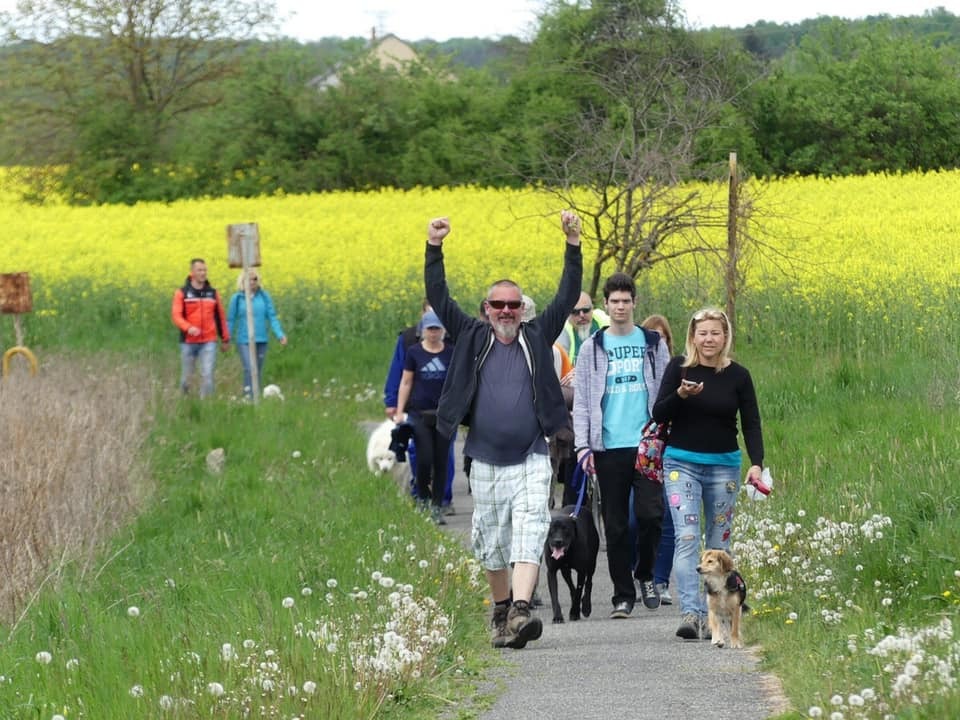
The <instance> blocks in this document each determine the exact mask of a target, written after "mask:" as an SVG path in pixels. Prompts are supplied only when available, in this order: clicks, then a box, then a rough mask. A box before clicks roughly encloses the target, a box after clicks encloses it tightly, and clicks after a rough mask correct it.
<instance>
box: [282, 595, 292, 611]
mask: <svg viewBox="0 0 960 720" xmlns="http://www.w3.org/2000/svg"><path fill="white" fill-rule="evenodd" d="M282 605H283V606H284V607H285V608H287V609H288V610H289V609H290V608H292V607H293V598H292V597H285V598H284V599H283V603H282Z"/></svg>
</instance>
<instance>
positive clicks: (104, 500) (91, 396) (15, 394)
mask: <svg viewBox="0 0 960 720" xmlns="http://www.w3.org/2000/svg"><path fill="white" fill-rule="evenodd" d="M153 390H154V385H153V381H152V379H151V378H150V376H149V374H148V371H147V370H145V369H144V368H143V367H135V366H128V365H124V364H122V363H119V362H116V360H115V359H98V360H69V359H63V358H59V359H54V360H43V362H42V365H41V368H40V372H39V373H38V374H37V376H35V377H31V376H30V375H29V374H28V373H27V372H26V371H25V369H23V368H22V367H17V366H14V367H13V368H12V369H11V372H10V373H9V375H8V376H7V377H6V378H4V380H3V382H0V577H3V578H4V582H3V583H2V584H0V621H2V622H5V623H11V622H14V623H15V622H16V621H17V618H18V616H19V615H20V614H21V613H22V612H23V610H24V609H25V608H26V607H28V606H29V603H30V599H31V597H33V596H34V594H35V593H36V592H37V590H39V589H40V588H42V587H43V586H45V585H47V584H48V583H56V581H57V579H58V577H59V575H60V572H61V571H62V569H63V568H64V567H65V565H66V564H67V563H76V564H77V566H78V567H79V569H80V571H81V572H88V571H89V570H90V568H91V563H92V562H93V559H94V557H95V556H96V554H95V553H96V550H97V549H98V548H100V547H101V544H102V542H103V541H104V540H105V539H106V538H108V537H109V536H110V535H111V533H113V532H114V531H115V530H116V529H117V528H118V527H119V526H121V525H123V524H124V523H125V522H127V521H129V519H130V518H131V517H132V515H133V514H134V512H135V511H136V509H137V507H138V505H139V504H140V502H141V500H142V499H143V498H144V497H145V495H146V487H145V478H146V474H145V473H144V472H143V471H142V470H143V468H142V466H138V462H140V461H139V456H138V451H139V449H140V447H141V445H142V443H143V441H144V439H145V437H146V434H147V431H148V426H149V422H148V421H149V419H150V416H151V404H152V398H153V394H154V393H153Z"/></svg>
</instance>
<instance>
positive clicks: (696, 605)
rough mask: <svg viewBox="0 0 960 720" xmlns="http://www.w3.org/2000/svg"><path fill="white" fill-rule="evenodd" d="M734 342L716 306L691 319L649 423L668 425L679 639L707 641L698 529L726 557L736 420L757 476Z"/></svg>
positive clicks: (752, 418) (753, 431)
mask: <svg viewBox="0 0 960 720" xmlns="http://www.w3.org/2000/svg"><path fill="white" fill-rule="evenodd" d="M732 343H733V328H732V327H731V326H730V320H729V319H728V318H727V315H726V313H724V312H723V311H722V310H717V309H714V308H707V309H704V310H700V311H698V312H696V313H694V315H693V317H692V318H691V319H690V324H689V326H688V328H687V338H686V350H685V354H684V355H682V356H679V357H675V358H673V359H672V360H671V361H670V364H669V365H667V369H666V372H665V373H664V376H663V383H662V384H661V385H660V393H659V395H658V396H657V401H656V403H655V404H654V406H653V419H654V420H656V421H657V422H669V423H670V435H669V437H668V439H667V446H666V449H665V450H664V453H663V477H664V484H665V493H666V498H667V505H668V506H669V507H670V513H671V516H672V518H673V526H674V540H675V544H676V549H675V551H674V561H673V573H674V576H675V577H676V581H677V585H676V590H677V595H678V596H679V601H680V615H681V622H680V627H679V628H678V629H677V636H678V637H680V638H683V639H684V640H696V639H698V638H700V639H704V640H706V639H708V638H709V636H710V635H709V628H708V627H707V624H706V615H707V605H706V598H705V596H704V595H703V593H702V591H701V590H700V577H699V575H698V574H697V563H698V562H699V558H700V552H701V550H702V548H701V545H700V534H701V526H702V528H703V532H704V533H705V535H706V547H707V548H708V549H715V550H727V551H729V549H730V532H731V528H732V527H733V514H734V505H735V502H736V498H737V492H738V491H739V489H740V466H741V455H740V448H739V445H738V444H737V415H738V414H739V416H740V425H741V428H742V431H743V440H744V445H745V446H746V449H747V455H748V456H749V458H750V467H749V469H748V470H747V482H751V481H754V482H759V481H760V477H761V473H762V466H763V435H762V432H761V427H760V410H759V407H758V404H757V395H756V392H755V390H754V387H753V379H752V378H751V377H750V373H749V371H748V370H747V369H746V368H745V367H743V366H742V365H740V364H739V363H736V362H734V361H733V360H732V359H731V358H730V347H731V345H732ZM701 518H702V522H701Z"/></svg>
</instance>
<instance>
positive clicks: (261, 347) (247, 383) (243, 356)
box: [237, 342, 267, 397]
mask: <svg viewBox="0 0 960 720" xmlns="http://www.w3.org/2000/svg"><path fill="white" fill-rule="evenodd" d="M237 352H238V353H239V354H240V362H241V363H242V364H243V395H244V397H250V396H251V395H252V394H253V378H252V377H251V374H250V351H249V348H248V347H247V344H246V343H237ZM256 353H257V379H258V380H259V383H258V385H259V386H260V390H261V391H262V390H263V359H264V358H265V357H266V356H267V344H266V343H265V342H258V343H257V349H256Z"/></svg>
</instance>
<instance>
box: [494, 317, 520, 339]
mask: <svg viewBox="0 0 960 720" xmlns="http://www.w3.org/2000/svg"><path fill="white" fill-rule="evenodd" d="M491 324H492V325H493V329H494V330H495V331H496V334H497V335H499V336H500V337H502V338H506V339H508V340H512V339H513V338H515V337H516V336H517V326H516V325H512V324H506V323H502V322H499V321H498V320H491Z"/></svg>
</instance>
